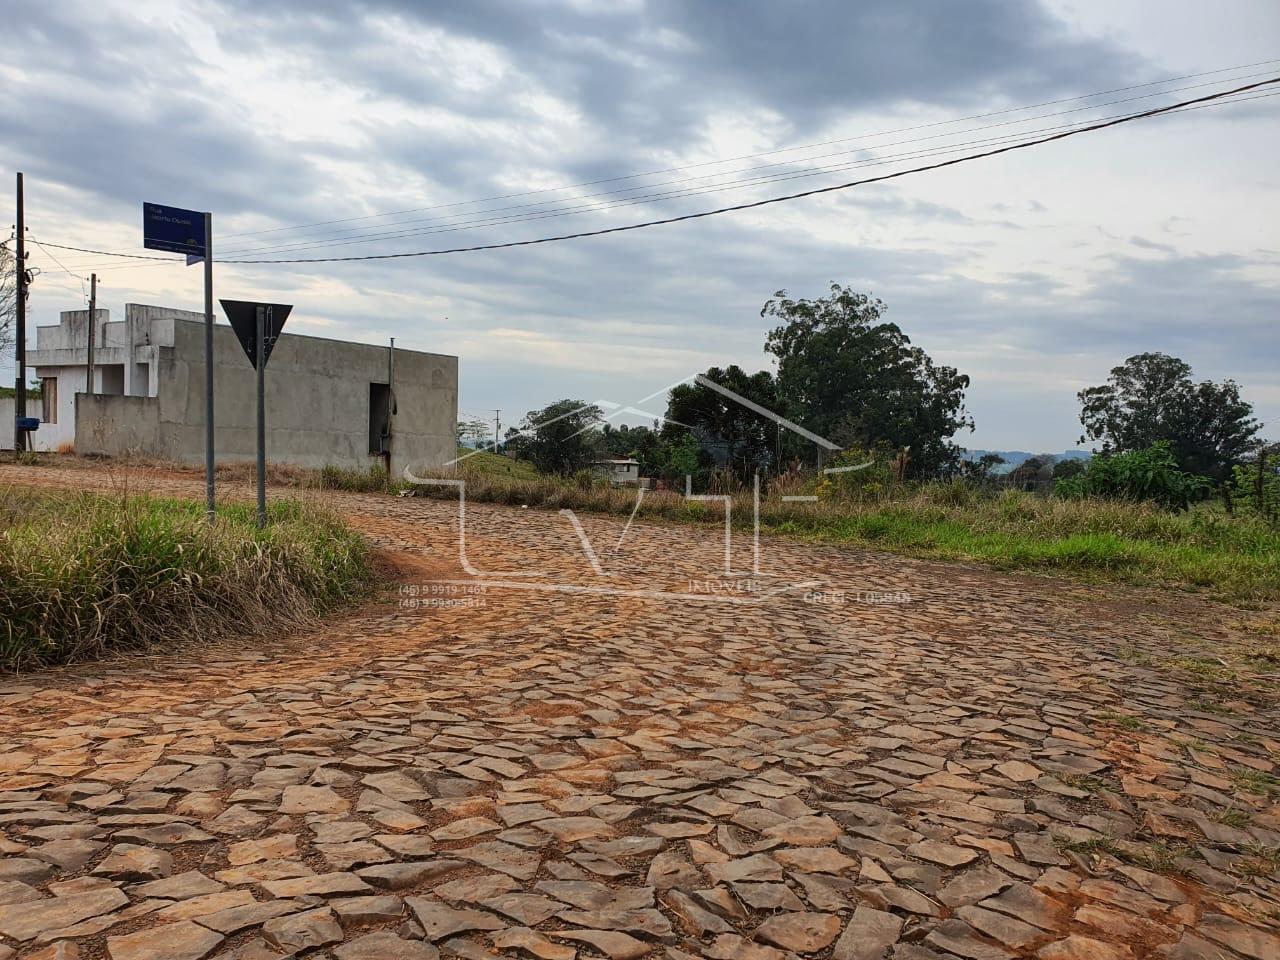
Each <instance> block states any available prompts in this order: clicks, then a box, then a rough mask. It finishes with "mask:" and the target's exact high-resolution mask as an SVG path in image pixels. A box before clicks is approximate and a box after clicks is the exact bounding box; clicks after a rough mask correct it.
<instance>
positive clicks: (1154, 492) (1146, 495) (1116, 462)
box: [1053, 440, 1209, 510]
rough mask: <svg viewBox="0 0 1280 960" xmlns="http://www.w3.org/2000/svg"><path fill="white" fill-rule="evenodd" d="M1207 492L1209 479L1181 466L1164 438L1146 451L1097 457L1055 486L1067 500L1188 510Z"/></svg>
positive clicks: (1059, 480)
mask: <svg viewBox="0 0 1280 960" xmlns="http://www.w3.org/2000/svg"><path fill="white" fill-rule="evenodd" d="M1208 491H1209V481H1208V480H1207V479H1205V478H1204V477H1197V476H1195V475H1193V474H1190V473H1184V472H1183V471H1182V470H1180V469H1179V468H1178V462H1177V460H1176V459H1175V458H1174V456H1173V452H1172V450H1170V448H1169V444H1168V442H1167V441H1164V440H1161V441H1159V442H1157V443H1154V444H1152V445H1151V446H1150V447H1148V448H1147V449H1146V450H1133V451H1131V452H1129V453H1119V454H1116V455H1114V456H1097V457H1094V458H1093V459H1092V460H1090V461H1089V464H1088V466H1086V467H1085V469H1084V471H1083V472H1081V473H1079V474H1076V475H1075V476H1073V477H1062V478H1059V479H1058V480H1056V481H1055V482H1054V487H1053V492H1054V494H1055V495H1056V496H1058V497H1062V498H1064V499H1068V500H1078V499H1081V498H1084V497H1100V498H1102V499H1106V500H1132V501H1135V502H1143V501H1149V502H1151V503H1158V504H1159V505H1160V506H1162V507H1166V508H1168V509H1170V510H1186V509H1187V508H1188V507H1189V506H1191V504H1192V503H1195V502H1196V501H1198V500H1202V499H1204V497H1205V495H1206V494H1207V493H1208Z"/></svg>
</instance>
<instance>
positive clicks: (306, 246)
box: [77, 61, 1278, 269]
mask: <svg viewBox="0 0 1280 960" xmlns="http://www.w3.org/2000/svg"><path fill="white" fill-rule="evenodd" d="M1274 62H1278V61H1260V63H1274ZM1257 65H1258V64H1244V65H1241V66H1237V67H1224V68H1220V69H1218V70H1210V71H1204V72H1202V73H1197V74H1187V75H1185V76H1183V77H1174V78H1169V79H1166V80H1160V81H1152V82H1149V83H1145V84H1136V85H1132V86H1129V87H1118V88H1114V89H1112V90H1109V91H1101V92H1098V93H1093V94H1086V95H1083V96H1080V97H1072V98H1065V99H1062V100H1056V101H1045V102H1044V103H1041V104H1033V105H1030V106H1025V107H1015V108H1008V109H1006V110H1000V111H992V112H990V113H987V114H979V115H975V116H974V117H970V118H958V119H954V120H945V121H936V122H934V123H931V124H921V125H918V126H916V127H903V128H899V130H900V131H906V130H912V129H921V128H925V127H936V126H942V125H947V124H955V123H961V122H964V121H966V120H968V119H976V118H981V117H988V116H998V115H1003V114H1008V113H1011V112H1022V111H1025V110H1031V109H1035V108H1037V107H1039V106H1046V105H1052V104H1056V103H1065V102H1075V101H1079V100H1086V99H1095V98H1097V97H1100V96H1105V95H1107V94H1109V93H1115V92H1124V91H1128V90H1134V89H1141V88H1144V87H1150V86H1156V85H1160V84H1167V83H1171V82H1175V81H1178V80H1182V79H1192V78H1198V77H1203V76H1209V75H1213V74H1220V73H1225V72H1233V71H1238V70H1242V69H1247V68H1249V67H1252V66H1257ZM1253 76H1257V74H1250V75H1244V76H1239V77H1234V78H1231V79H1232V80H1241V79H1251V78H1252V77H1253ZM1222 82H1224V81H1223V80H1216V81H1211V82H1210V83H1203V84H1193V85H1190V86H1187V87H1180V88H1174V89H1171V90H1164V91H1160V92H1157V93H1150V94H1143V95H1141V96H1138V97H1128V98H1122V99H1119V100H1111V101H1104V102H1101V103H1093V104H1087V105H1085V106H1082V107H1076V108H1073V109H1071V110H1065V111H1058V112H1055V113H1047V114H1039V115H1037V116H1032V117H1023V118H1020V119H1016V120H1006V121H1001V122H999V123H994V124H985V125H982V126H978V127H972V128H968V129H965V130H956V131H952V132H949V133H942V134H933V135H930V136H927V137H918V138H910V139H907V140H900V141H893V142H890V143H887V144H879V145H877V146H875V147H871V146H869V145H868V146H865V147H855V148H851V149H848V150H841V151H836V152H835V153H830V154H824V155H820V156H816V157H806V158H797V159H795V160H788V161H783V162H779V163H773V164H764V165H761V166H758V167H756V168H748V169H746V170H742V171H725V172H724V173H711V174H703V175H701V176H699V177H689V178H678V179H675V180H670V181H666V182H665V183H657V184H646V185H635V186H628V187H622V188H618V189H615V190H609V191H601V192H598V193H595V194H587V195H585V196H582V197H576V198H564V200H543V201H538V202H536V203H530V204H516V205H510V206H506V207H496V208H490V209H488V210H482V211H475V213H476V214H477V215H478V217H477V218H473V219H471V220H461V221H457V220H455V221H439V219H438V218H435V219H433V218H420V219H418V220H405V221H399V222H397V223H393V224H388V225H387V226H389V227H400V226H409V225H411V224H414V223H443V226H442V228H441V229H434V228H414V229H409V230H395V231H391V232H384V233H370V234H349V233H344V234H339V235H337V236H334V237H329V238H324V237H318V238H315V237H313V238H310V239H299V240H297V241H294V242H289V243H282V244H274V245H268V246H265V247H258V248H243V249H240V250H235V249H233V250H230V251H227V252H226V254H224V256H234V255H237V254H242V253H258V254H266V253H279V252H284V251H285V250H294V251H298V250H313V249H318V248H322V247H325V246H346V245H350V243H353V242H366V241H368V242H377V241H380V240H387V239H399V238H403V237H408V236H421V235H426V234H433V233H448V232H456V230H459V229H470V228H471V227H473V226H491V225H495V224H504V225H505V224H508V223H514V222H524V221H526V220H541V219H548V218H549V217H553V216H557V215H560V214H574V213H579V212H589V211H592V210H595V209H603V208H601V207H592V206H584V205H583V204H582V203H579V204H578V205H577V206H576V207H572V208H569V209H552V210H549V211H541V210H536V209H535V210H533V211H531V214H532V215H529V216H525V215H515V214H513V215H509V216H492V215H493V214H498V213H501V212H502V211H504V210H522V209H527V208H538V207H544V206H546V205H548V204H552V203H563V202H565V200H576V201H585V200H590V199H593V198H596V197H607V196H611V195H614V194H620V193H631V192H633V191H636V190H645V189H653V188H656V187H662V186H668V185H677V184H680V183H682V182H689V181H692V180H705V179H707V178H710V177H722V176H726V175H733V174H734V173H737V174H748V173H753V172H755V171H762V170H767V169H769V168H772V167H790V166H791V165H792V164H795V163H802V162H807V161H810V160H823V159H829V158H832V157H838V156H841V155H844V154H848V153H854V152H858V151H859V150H862V149H868V150H869V149H883V148H884V147H889V146H898V145H905V144H911V143H918V142H921V141H925V140H935V139H938V138H940V137H954V136H960V135H964V134H967V133H971V132H976V131H980V130H985V129H992V128H995V127H1001V126H1009V125H1014V124H1021V123H1027V122H1031V121H1034V120H1038V119H1046V118H1049V117H1054V116H1062V115H1065V114H1069V113H1076V112H1079V111H1081V110H1093V109H1098V108H1101V107H1105V106H1112V105H1115V104H1117V103H1127V102H1132V101H1133V100H1140V99H1147V98H1150V97H1153V96H1165V95H1167V94H1171V93H1177V92H1180V91H1183V90H1190V89H1197V88H1199V87H1204V86H1209V85H1212V84H1213V83H1222ZM1098 119H1110V118H1107V117H1103V118H1098ZM1052 129H1055V128H1042V129H1041V130H1038V131H1025V132H1024V133H1019V134H1017V135H1015V136H1019V137H1020V136H1024V135H1027V136H1029V135H1031V134H1033V133H1039V132H1049V131H1050V130H1052ZM893 132H898V131H888V132H887V133H893ZM883 135H886V134H871V135H870V136H873V137H875V136H883ZM851 139H855V138H845V139H843V140H829V141H825V143H828V144H830V143H846V142H848V141H849V140H851ZM984 142H995V140H991V141H983V140H976V141H969V142H967V143H953V144H949V145H947V146H945V147H941V148H939V149H938V150H937V151H936V152H940V153H943V154H945V153H947V152H954V151H955V150H956V149H958V148H960V147H963V146H969V145H976V144H981V143H984ZM821 145H822V144H817V146H821ZM799 149H805V148H804V147H788V148H781V149H779V150H774V151H764V152H762V153H759V154H754V155H749V156H765V155H770V154H775V153H784V152H789V151H795V150H799ZM928 155H931V151H909V152H905V153H902V154H898V155H896V156H895V157H891V158H885V159H886V160H888V159H908V158H912V157H915V156H928ZM736 159H742V158H726V159H722V160H716V161H704V162H702V163H699V164H690V165H687V166H685V167H672V168H668V169H669V170H680V169H689V168H692V167H702V166H708V165H712V164H720V163H729V162H733V161H734V160H736ZM879 162H880V160H879V159H876V158H871V159H868V160H862V161H857V162H854V163H851V164H843V165H835V166H832V167H827V168H818V169H816V170H813V171H812V172H795V171H792V172H789V173H782V174H777V175H765V176H759V177H753V178H740V179H738V180H732V181H727V182H721V183H713V184H706V185H703V186H700V187H696V188H695V187H689V188H682V189H680V190H674V191H670V192H668V193H657V194H649V195H646V196H643V197H627V198H624V199H623V200H622V201H620V202H617V203H614V204H613V206H629V205H634V203H635V202H637V201H639V202H648V201H649V200H654V199H668V198H671V197H677V196H698V195H703V194H708V193H715V192H717V191H719V190H722V189H735V188H737V187H738V186H739V185H750V184H752V183H753V182H758V183H765V182H771V179H772V178H774V177H776V179H778V180H789V179H796V178H798V177H805V176H817V175H820V174H823V173H830V172H840V171H841V170H845V169H852V168H853V167H857V166H875V165H877V164H878V163H879ZM655 172H661V171H655ZM649 175H650V174H632V175H628V176H622V177H612V178H605V179H602V180H598V181H591V182H593V183H603V182H610V181H619V180H627V179H634V178H636V177H642V176H649ZM565 189H570V188H569V187H563V188H548V190H542V191H527V192H526V194H534V193H545V192H548V191H553V190H565ZM526 194H520V195H526ZM509 196H519V195H509ZM480 202H483V201H482V200H473V201H458V202H456V203H452V204H442V205H439V206H441V207H451V206H462V205H466V204H472V203H480ZM420 209H432V208H420ZM401 212H409V211H401ZM390 215H391V214H387V216H390ZM373 216H382V215H373ZM371 218H372V217H366V218H350V219H351V220H357V219H371ZM338 222H345V221H338ZM313 225H314V224H313ZM281 229H282V230H287V229H291V228H281ZM259 232H260V233H261V232H279V231H259ZM245 235H247V234H235V235H233V236H245ZM329 240H332V241H333V242H331V243H330V242H326V241H329ZM77 249H78V250H80V251H85V248H77ZM86 252H87V251H86ZM116 254H118V255H120V256H127V257H129V258H131V259H137V260H151V261H154V262H158V263H170V262H172V260H171V258H169V257H146V256H142V255H138V254H126V253H125V252H124V251H102V255H105V256H111V255H116ZM95 265H96V264H92V263H90V264H87V265H85V268H86V269H90V268H92V267H93V266H95Z"/></svg>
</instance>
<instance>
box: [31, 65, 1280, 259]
mask: <svg viewBox="0 0 1280 960" xmlns="http://www.w3.org/2000/svg"><path fill="white" fill-rule="evenodd" d="M1275 83H1280V77H1272V78H1269V79H1266V80H1260V81H1257V82H1255V83H1250V84H1246V85H1244V86H1240V87H1236V88H1234V89H1231V90H1224V91H1219V92H1217V93H1212V94H1207V95H1205V96H1203V97H1196V98H1193V99H1191V100H1184V101H1181V102H1178V103H1173V104H1167V105H1165V106H1162V107H1157V108H1154V109H1152V110H1146V111H1142V112H1139V113H1135V114H1127V115H1124V116H1121V117H1116V118H1112V119H1108V120H1105V121H1100V122H1090V123H1088V124H1086V125H1085V126H1077V127H1074V128H1073V129H1070V130H1066V131H1063V132H1059V133H1055V134H1052V135H1049V136H1045V137H1038V138H1036V139H1032V140H1023V141H1020V142H1017V143H1012V144H1006V145H1004V146H1000V147H996V148H994V149H991V150H985V151H981V152H979V153H975V154H967V155H965V156H961V157H955V158H951V159H948V160H942V161H938V162H936V163H930V164H925V165H921V166H917V167H910V168H907V169H905V170H899V171H894V172H892V173H886V174H881V175H878V176H874V177H867V178H863V179H860V180H854V181H850V182H847V183H841V184H835V185H831V186H824V187H815V188H813V189H811V190H805V191H800V192H797V193H792V194H786V195H783V196H778V197H769V198H766V199H762V200H755V201H749V202H746V203H740V204H734V205H731V206H724V207H718V208H715V209H713V210H704V211H699V212H695V213H687V214H681V215H678V216H673V217H666V218H662V219H656V220H647V221H643V222H640V223H633V224H625V225H622V226H615V227H606V228H602V229H599V230H587V231H580V232H576V233H569V234H559V235H556V236H549V237H539V238H535V239H530V240H515V241H507V242H502V243H490V244H478V245H474V246H468V247H452V248H446V249H437V250H417V251H404V252H399V253H382V254H365V255H358V256H346V257H303V258H275V259H228V260H220V261H217V262H221V263H228V264H272V263H345V262H354V261H366V260H396V259H404V258H409V257H425V256H440V255H443V254H451V253H472V252H477V251H481V250H501V249H509V248H513V247H525V246H534V245H539V244H545V243H553V242H558V241H561V240H573V239H582V238H585V237H596V236H605V235H608V234H613V233H621V232H626V231H631V230H639V229H643V228H645V227H652V226H663V225H667V224H671V223H679V222H683V221H686V220H697V219H703V218H706V217H711V216H716V215H719V214H722V213H731V212H736V211H741V210H749V209H755V208H758V207H763V206H768V205H771V204H775V203H782V202H786V201H790V200H798V199H801V198H804V197H810V196H816V195H819V194H824V193H831V192H835V191H839V190H847V189H850V188H853V187H857V186H863V185H866V184H869V183H878V182H883V181H886V180H893V179H897V178H900V177H904V176H909V175H912V174H917V173H924V172H927V171H931V170H938V169H942V168H944V167H950V166H955V165H957V164H960V163H967V162H970V161H973V160H980V159H985V158H988V157H993V156H997V155H999V154H1003V153H1008V152H1011V151H1014V150H1022V149H1026V148H1028V147H1032V146H1039V145H1042V144H1046V143H1051V142H1054V141H1057V140H1062V139H1065V138H1067V137H1072V136H1077V135H1079V134H1081V133H1089V132H1095V131H1099V130H1103V129H1107V128H1110V127H1114V126H1118V125H1120V124H1124V123H1131V122H1133V121H1135V120H1142V119H1146V118H1149V117H1155V116H1160V115H1163V114H1169V113H1173V112H1176V111H1181V110H1184V109H1187V108H1195V107H1197V106H1208V105H1216V103H1217V102H1218V101H1222V100H1223V99H1224V98H1228V97H1233V96H1236V95H1237V94H1242V93H1246V92H1249V91H1254V90H1259V89H1260V88H1262V87H1266V86H1270V85H1272V84H1275ZM1249 99H1253V98H1249ZM50 245H51V246H58V247H59V248H61V249H73V250H78V251H79V252H83V253H92V254H97V255H106V256H122V257H125V258H128V259H138V260H165V261H168V262H173V263H176V262H180V261H177V260H173V259H171V258H168V257H149V256H143V255H140V254H112V253H111V252H109V251H102V250H91V249H87V248H83V247H67V246H63V245H58V244H50Z"/></svg>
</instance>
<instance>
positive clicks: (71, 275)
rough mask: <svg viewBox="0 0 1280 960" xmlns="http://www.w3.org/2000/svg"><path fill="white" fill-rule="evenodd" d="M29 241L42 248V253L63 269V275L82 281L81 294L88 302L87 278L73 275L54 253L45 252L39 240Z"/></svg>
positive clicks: (30, 238)
mask: <svg viewBox="0 0 1280 960" xmlns="http://www.w3.org/2000/svg"><path fill="white" fill-rule="evenodd" d="M28 239H29V240H30V241H31V242H32V243H34V244H35V245H36V246H37V247H39V248H40V250H41V252H42V253H43V254H44V255H45V256H46V257H48V258H49V259H50V260H52V261H53V262H54V263H56V264H57V265H58V266H59V268H61V270H62V272H63V273H65V274H66V275H67V276H68V277H71V278H72V279H73V280H79V281H80V293H81V295H82V296H83V297H84V298H85V299H86V300H87V299H88V297H89V293H88V291H86V290H85V288H84V279H85V278H84V277H82V276H79V275H78V274H74V273H72V272H71V271H70V270H68V269H67V268H66V266H65V265H63V263H62V261H61V260H59V259H58V258H57V257H55V256H54V255H53V254H52V253H50V252H49V251H48V250H45V248H44V244H42V243H41V242H40V241H39V240H37V239H36V238H35V237H29V238H28Z"/></svg>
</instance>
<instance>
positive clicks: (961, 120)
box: [224, 59, 1280, 240]
mask: <svg viewBox="0 0 1280 960" xmlns="http://www.w3.org/2000/svg"><path fill="white" fill-rule="evenodd" d="M1274 63H1280V59H1272V60H1258V61H1255V62H1253V63H1245V64H1239V65H1236V66H1232V67H1220V68H1218V69H1216V70H1204V71H1201V72H1199V73H1188V74H1183V75H1182V76H1177V77H1167V78H1165V79H1163V80H1152V81H1148V82H1147V83H1138V84H1131V85H1129V86H1125V87H1113V88H1111V89H1110V90H1101V91H1097V92H1095V93H1086V94H1081V95H1079V96H1075V97H1063V98H1060V99H1057V100H1045V101H1042V102H1040V103H1034V104H1028V105H1024V106H1019V107H1007V108H1005V109H1002V110H993V111H989V112H987V113H977V114H971V115H969V116H967V117H956V118H953V119H950V120H936V121H933V122H930V123H922V124H915V125H913V126H907V127H897V128H895V129H892V130H885V131H881V132H879V133H872V134H858V135H857V136H854V137H843V138H836V139H831V140H822V141H819V142H816V143H808V144H801V145H798V146H794V147H779V148H776V149H773V150H763V151H759V152H757V153H748V154H742V155H740V156H736V157H722V158H720V159H717V160H704V161H701V162H698V163H690V164H683V165H680V166H674V167H665V168H663V169H660V170H650V171H647V172H644V173H631V174H624V175H621V176H614V177H602V178H599V179H596V180H586V181H582V182H580V183H574V184H567V185H565V186H562V187H544V188H541V189H537V190H525V191H520V192H517V193H507V194H499V195H496V196H490V197H481V198H477V199H475V200H457V201H453V202H450V203H440V204H432V205H430V206H424V207H412V208H408V209H404V210H392V211H388V212H386V213H373V214H367V215H365V216H361V217H344V218H340V219H336V220H320V221H316V222H313V223H304V224H297V225H294V226H288V227H273V228H269V229H265V230H251V231H247V232H243V233H233V234H227V235H226V236H225V237H224V239H226V240H232V239H237V238H240V237H250V236H261V235H263V234H268V233H282V232H287V231H291V230H305V229H308V228H310V227H322V226H330V225H332V224H338V223H356V222H360V221H364V220H376V219H380V218H382V217H393V216H400V215H402V214H406V213H423V212H425V211H427V210H439V209H444V208H447V207H456V206H465V205H467V204H473V203H487V202H490V201H493V200H511V199H515V198H518V197H527V196H534V195H537V194H541V193H552V192H557V191H561V190H574V189H578V188H580V187H591V186H597V185H599V184H602V183H616V182H620V181H622V180H633V179H637V178H641V177H650V176H659V175H661V174H665V173H676V172H679V171H681V170H693V169H698V168H702V167H707V166H713V165H716V164H722V163H736V162H739V161H742V160H754V159H757V158H759V157H767V156H776V155H778V154H781V153H789V152H793V151H796V150H809V149H813V148H815V147H824V146H831V145H833V144H837V143H848V142H849V141H850V140H855V139H858V138H859V137H862V138H867V137H882V136H892V135H894V134H898V133H909V132H911V131H914V130H927V129H932V128H934V127H939V126H945V125H947V124H953V123H968V122H970V121H973V120H985V119H988V118H990V117H999V116H1005V115H1008V114H1010V113H1019V112H1022V111H1024V110H1038V109H1039V108H1040V107H1049V106H1056V105H1058V104H1063V103H1077V102H1079V101H1081V100H1091V99H1093V98H1095V97H1103V96H1109V95H1111V94H1113V93H1126V92H1128V91H1130V90H1141V89H1145V88H1147V87H1153V86H1159V85H1161V84H1166V83H1179V82H1181V81H1183V80H1194V79H1198V78H1200V77H1208V76H1214V75H1216V74H1222V73H1232V72H1234V71H1237V70H1248V69H1251V68H1253V67H1261V66H1268V65H1270V64H1274ZM1218 82H1224V81H1218ZM1225 82H1230V81H1225ZM1165 92H1173V91H1165ZM1158 95H1159V94H1153V96H1158ZM1098 106H1101V104H1099V105H1098ZM1080 109H1088V107H1082V108H1080ZM1010 122H1019V121H1010ZM882 146H883V145H882Z"/></svg>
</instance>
